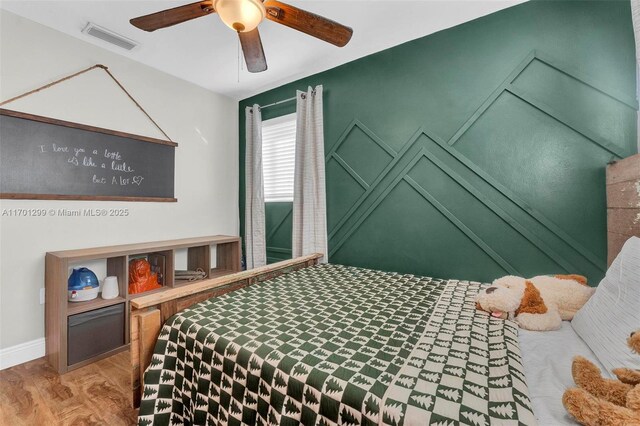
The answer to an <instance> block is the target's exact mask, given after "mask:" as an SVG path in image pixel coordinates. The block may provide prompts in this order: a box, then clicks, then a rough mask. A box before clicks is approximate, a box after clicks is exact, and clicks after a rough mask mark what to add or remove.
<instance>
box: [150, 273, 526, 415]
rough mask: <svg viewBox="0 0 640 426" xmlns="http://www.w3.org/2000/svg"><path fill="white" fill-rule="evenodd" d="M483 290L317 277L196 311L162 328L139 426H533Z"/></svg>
mask: <svg viewBox="0 0 640 426" xmlns="http://www.w3.org/2000/svg"><path fill="white" fill-rule="evenodd" d="M479 288H480V284H479V283H470V282H466V281H453V280H450V281H442V280H436V279H432V278H426V277H416V276H412V275H401V274H395V273H386V272H380V271H373V270H367V269H360V268H353V267H345V266H338V265H320V266H315V267H311V268H306V269H302V270H300V271H297V272H293V273H290V274H286V275H283V276H280V277H278V278H275V279H273V280H271V281H268V282H265V283H263V284H256V285H253V286H250V287H247V288H245V289H242V290H238V291H235V292H232V293H229V294H227V295H224V296H222V297H218V298H214V299H210V300H208V301H205V302H202V303H200V304H198V305H195V306H193V307H192V308H190V309H187V310H185V311H184V312H181V313H180V314H177V315H175V316H174V317H172V318H170V319H169V320H168V321H167V323H166V324H165V325H164V327H163V328H162V331H161V334H160V337H159V338H158V342H157V344H156V347H155V351H154V355H153V358H152V361H151V365H150V366H149V368H148V369H147V371H146V373H145V376H144V393H143V398H142V403H141V406H140V415H139V419H138V424H139V425H149V424H157V425H169V424H177V425H181V424H187V425H189V424H211V425H227V424H229V425H240V424H259V425H297V424H299V423H302V424H305V425H334V424H341V425H342V424H344V425H374V424H388V425H401V424H404V425H432V424H435V425H455V424H470V425H489V424H491V425H494V424H501V425H511V424H513V425H516V424H526V425H532V424H535V419H534V416H533V414H532V411H531V404H530V401H529V397H528V392H527V387H526V384H525V377H524V374H523V368H522V365H521V361H520V351H519V348H518V340H517V327H516V325H515V324H514V323H512V322H510V321H502V320H497V319H493V318H490V317H489V316H488V315H486V314H484V313H481V312H477V311H476V310H475V308H474V301H473V298H474V296H475V295H476V293H477V292H478V290H479Z"/></svg>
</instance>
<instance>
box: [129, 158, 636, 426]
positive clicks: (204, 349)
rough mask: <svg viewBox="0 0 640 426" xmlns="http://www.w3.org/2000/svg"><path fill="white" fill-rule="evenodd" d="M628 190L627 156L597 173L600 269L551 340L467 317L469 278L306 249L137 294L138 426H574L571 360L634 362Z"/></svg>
mask: <svg viewBox="0 0 640 426" xmlns="http://www.w3.org/2000/svg"><path fill="white" fill-rule="evenodd" d="M639 184H640V155H637V156H634V157H630V158H629V159H625V160H622V161H620V162H618V163H616V164H612V165H610V166H609V167H608V169H607V198H608V206H609V209H608V216H609V220H608V241H609V250H608V251H609V263H610V264H611V267H610V268H609V270H608V271H607V274H606V276H605V278H604V279H603V281H602V282H601V283H600V285H599V286H598V291H596V293H595V295H594V296H593V297H592V298H591V300H589V302H588V303H587V305H585V307H584V308H583V309H581V310H580V312H579V313H578V314H577V315H576V318H574V320H573V321H572V322H571V323H570V322H564V323H563V325H562V328H561V329H560V330H558V331H553V332H544V333H539V332H528V331H524V330H520V331H519V330H518V328H517V326H516V324H515V323H513V322H511V321H508V320H507V321H503V320H499V319H495V318H491V317H489V315H487V314H486V313H484V312H479V311H476V309H475V305H474V297H475V295H476V294H477V293H478V291H479V290H480V288H481V287H482V285H483V284H480V283H477V282H468V281H457V280H439V279H432V278H428V277H416V276H412V275H402V274H394V273H386V272H380V271H372V270H367V269H360V268H354V267H346V266H339V265H317V262H318V259H319V258H320V257H321V255H320V254H316V255H310V256H307V257H303V258H299V259H293V260H290V261H285V262H281V263H279V264H275V265H269V266H267V267H264V268H259V269H257V270H253V271H245V272H242V273H238V274H234V275H233V276H231V277H227V278H220V279H216V280H210V281H207V282H203V283H200V284H198V285H196V286H194V289H191V290H189V291H185V290H180V289H174V290H171V291H168V292H164V293H162V294H161V295H150V296H145V297H141V298H137V299H135V300H133V301H132V306H133V308H134V310H133V311H132V313H131V326H130V329H131V347H132V351H131V353H132V365H133V369H132V386H133V395H134V403H135V402H136V398H138V397H139V396H140V393H142V401H141V404H140V412H139V425H149V424H157V425H168V424H213V425H216V424H220V425H224V424H230V425H236V424H237V425H239V424H260V425H289V424H292V425H293V424H300V423H302V424H314V425H315V424H317V425H332V424H345V425H373V424H387V425H447V426H448V425H456V424H471V425H485V426H486V425H516V424H522V425H535V424H540V425H549V426H560V425H572V424H575V422H573V420H572V419H571V418H570V417H569V416H568V415H567V414H566V412H565V410H564V408H563V407H562V403H561V399H562V394H563V392H564V391H565V390H566V389H567V388H569V387H571V386H573V385H574V383H573V379H572V377H571V359H572V358H573V357H574V356H575V355H582V356H584V357H586V358H588V359H589V360H591V361H592V362H594V364H596V365H597V366H598V367H599V368H600V369H601V371H602V372H603V375H605V376H608V377H611V375H610V374H609V373H608V371H610V370H611V369H612V368H614V367H618V366H627V367H629V368H637V369H640V360H639V359H638V356H637V354H632V353H631V352H630V351H629V350H628V348H626V346H625V344H624V341H625V339H626V337H627V335H628V333H629V332H630V331H632V330H636V329H638V327H639V324H640V306H639V303H640V239H638V238H634V236H636V237H637V236H640V228H639V227H638V225H639V223H640V222H638V221H637V220H636V218H637V217H640V216H639V215H640V191H636V190H635V189H637V188H638V185H639ZM625 242H626V243H625ZM623 244H624V248H623ZM621 250H622V252H621ZM619 252H620V253H619ZM614 259H615V261H614ZM214 296H216V297H215V298H213V299H210V297H214ZM198 302H199V303H198ZM194 303H195V305H194ZM184 308H188V309H186V310H183V309H184ZM521 351H522V354H521ZM147 366H148V368H147ZM145 369H146V372H145V373H144V383H142V382H141V375H142V372H143V371H145Z"/></svg>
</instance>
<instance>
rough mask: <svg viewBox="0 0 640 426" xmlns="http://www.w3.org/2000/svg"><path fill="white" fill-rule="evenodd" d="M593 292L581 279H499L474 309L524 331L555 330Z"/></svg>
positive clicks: (510, 277)
mask: <svg viewBox="0 0 640 426" xmlns="http://www.w3.org/2000/svg"><path fill="white" fill-rule="evenodd" d="M594 291H595V289H593V288H591V287H589V286H587V279H586V278H585V277H583V276H581V275H553V276H548V275H540V276H537V277H533V278H530V279H525V278H522V277H516V276H512V275H509V276H506V277H502V278H498V279H497V280H495V281H494V282H493V284H492V285H491V286H490V287H488V288H486V289H484V290H483V291H481V292H480V293H479V294H478V296H477V297H476V307H477V308H478V309H479V310H482V311H486V312H488V313H489V314H491V316H493V317H495V318H502V319H507V318H509V319H513V320H515V321H516V322H517V323H518V325H519V326H520V327H521V328H524V329H526V330H536V331H546V330H557V329H559V328H560V326H561V325H562V320H571V319H573V316H574V315H575V313H576V312H577V311H578V309H580V308H581V307H582V306H583V305H584V304H585V303H586V302H587V300H589V298H590V297H591V295H592V294H593V292H594Z"/></svg>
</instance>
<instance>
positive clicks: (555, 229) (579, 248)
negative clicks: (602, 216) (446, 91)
mask: <svg viewBox="0 0 640 426" xmlns="http://www.w3.org/2000/svg"><path fill="white" fill-rule="evenodd" d="M427 136H428V135H427ZM428 137H429V138H430V139H431V140H433V141H434V142H436V143H437V144H438V145H440V147H442V148H443V149H444V150H446V151H447V152H448V153H449V154H450V155H452V156H453V157H455V158H456V159H457V160H458V161H459V162H460V163H462V164H463V165H464V166H466V167H467V168H468V169H469V170H471V171H472V172H473V173H475V174H476V175H478V176H479V177H480V178H482V179H483V180H484V181H485V182H487V183H488V184H489V185H491V186H492V187H493V188H495V189H496V190H497V191H498V192H500V193H501V194H502V195H504V196H505V197H507V198H508V199H509V200H510V201H511V202H513V203H514V204H516V205H517V206H518V207H519V208H520V209H521V210H522V211H524V212H525V213H527V214H528V215H529V216H531V217H532V218H534V219H535V220H536V221H537V222H539V223H540V224H541V225H543V226H544V227H545V228H547V229H548V230H549V231H550V232H551V233H553V234H554V235H555V236H556V237H558V238H559V239H561V240H562V241H564V242H565V243H566V244H567V245H568V246H569V247H571V248H572V249H573V250H575V251H576V252H577V253H578V254H580V255H581V256H582V257H584V258H585V259H587V260H588V261H589V262H590V263H591V264H592V265H593V266H595V267H596V268H598V270H600V271H602V272H604V271H605V268H604V267H603V266H602V265H601V262H600V260H599V259H598V257H597V256H596V255H594V254H593V253H591V252H590V251H589V250H588V249H587V248H586V247H584V246H583V245H582V244H580V243H579V242H578V241H576V240H575V239H574V238H573V237H571V236H570V235H569V234H567V233H566V232H565V231H563V230H562V229H561V228H560V227H559V226H558V225H556V224H555V223H553V222H552V221H551V220H549V219H547V218H546V217H545V216H544V215H543V214H542V213H540V212H539V211H537V210H536V209H534V208H533V207H531V206H530V205H529V204H527V203H526V202H525V201H524V200H523V199H522V198H520V197H519V196H518V195H516V193H515V192H513V191H511V190H510V189H508V188H507V187H506V186H504V185H502V184H501V183H499V182H498V181H497V180H496V179H494V178H493V177H492V176H491V175H489V174H488V173H487V172H485V171H484V170H482V169H481V168H480V167H478V166H477V165H476V164H475V163H474V162H473V161H471V160H469V159H468V158H467V157H465V156H464V155H463V154H462V153H461V152H460V151H458V150H456V149H455V148H453V147H451V146H449V144H447V143H446V142H444V141H443V140H441V139H439V138H437V137H431V136H428Z"/></svg>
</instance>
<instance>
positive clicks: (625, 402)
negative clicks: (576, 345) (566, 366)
mask: <svg viewBox="0 0 640 426" xmlns="http://www.w3.org/2000/svg"><path fill="white" fill-rule="evenodd" d="M627 343H628V344H629V347H630V348H631V350H633V351H634V352H636V353H640V330H639V331H636V332H635V333H631V336H630V337H629V340H628V341H627ZM571 372H572V374H573V380H574V381H575V382H576V384H577V385H578V386H579V387H577V388H572V389H568V390H567V391H565V393H564V395H563V396H562V403H563V404H564V407H565V408H566V409H567V411H568V412H569V414H571V415H572V416H573V417H574V418H575V419H576V420H577V421H578V422H579V423H581V424H583V425H585V426H596V425H598V426H619V425H626V426H631V425H633V426H639V425H640V371H638V370H630V369H628V368H617V369H615V370H613V374H615V375H616V377H618V380H613V379H604V378H602V376H601V375H600V370H598V367H596V366H595V365H593V364H592V363H591V362H589V361H587V360H586V359H585V358H583V357H579V356H578V357H576V358H574V360H573V365H572V367H571Z"/></svg>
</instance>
